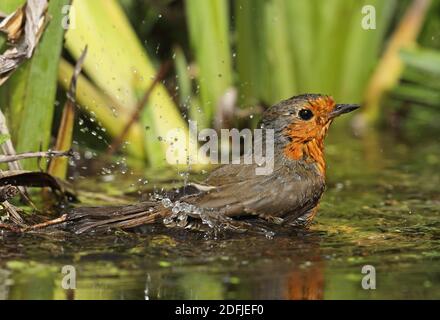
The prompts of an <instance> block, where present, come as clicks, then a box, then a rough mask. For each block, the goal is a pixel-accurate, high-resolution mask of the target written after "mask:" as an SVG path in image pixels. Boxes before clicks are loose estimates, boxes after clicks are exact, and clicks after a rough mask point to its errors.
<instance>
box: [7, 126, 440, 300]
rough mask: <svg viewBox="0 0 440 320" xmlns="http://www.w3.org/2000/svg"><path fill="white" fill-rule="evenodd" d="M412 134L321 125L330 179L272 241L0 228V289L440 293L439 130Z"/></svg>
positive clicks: (87, 184) (53, 295)
mask: <svg viewBox="0 0 440 320" xmlns="http://www.w3.org/2000/svg"><path fill="white" fill-rule="evenodd" d="M422 136H423V135H422V133H420V134H418V133H414V134H413V135H412V136H411V137H410V138H406V139H402V138H399V139H397V138H394V137H392V135H390V134H388V133H387V134H384V135H381V134H380V133H371V134H369V135H367V137H366V138H362V139H357V138H353V137H351V136H349V134H347V132H346V131H343V130H334V132H331V133H330V137H329V139H328V141H327V146H326V154H327V162H328V187H327V191H326V193H325V196H324V198H323V199H322V202H321V206H320V211H319V214H318V217H317V219H316V222H315V224H314V225H313V227H312V228H311V230H310V231H307V232H286V231H283V232H278V233H277V235H276V236H275V237H274V238H273V239H267V238H265V237H263V236H256V235H255V236H254V235H246V234H243V235H232V236H231V235H228V236H224V237H220V238H218V239H213V238H205V237H203V236H202V235H199V234H192V233H191V234H189V233H185V232H178V233H176V232H171V231H169V230H164V229H162V228H159V227H158V228H157V229H154V230H150V232H149V233H148V234H133V233H126V232H117V233H116V234H113V235H85V236H74V235H69V234H54V235H47V234H46V235H42V234H37V235H24V236H17V235H12V234H8V233H0V299H377V298H384V299H389V298H397V299H419V298H420V299H434V298H435V299H440V220H439V217H440V193H439V184H440V173H439V170H438V169H439V167H440V152H439V140H438V138H437V139H436V138H435V137H433V136H432V135H429V136H428V138H427V139H422ZM425 136H426V135H425ZM437 136H438V135H437ZM158 176H160V177H162V180H163V179H164V178H163V177H164V175H161V174H160V173H157V172H156V173H146V174H143V175H139V173H135V174H133V175H130V174H128V175H127V174H126V175H124V176H122V175H120V176H115V177H114V179H113V180H112V181H107V182H103V181H101V180H99V182H96V181H97V180H96V179H94V178H93V177H91V178H87V179H80V180H79V181H80V182H79V183H78V186H80V187H81V188H86V189H87V188H88V189H89V190H90V192H89V194H88V197H92V196H93V192H96V191H99V188H104V187H105V188H106V190H107V191H106V196H108V197H114V198H117V197H118V192H119V193H120V192H123V191H128V192H129V193H130V191H132V190H133V189H136V187H137V186H138V185H139V183H141V184H143V182H142V181H144V180H142V181H140V182H139V180H138V179H139V178H140V177H143V178H145V179H148V180H149V182H148V184H147V185H148V186H152V185H154V184H155V182H154V181H155V177H158ZM167 176H170V173H167ZM144 182H145V181H144ZM145 183H146V182H145ZM161 183H162V182H161ZM131 184H132V185H131ZM130 185H131V186H130ZM95 187H96V188H95ZM94 188H95V190H94ZM136 198H137V196H136V193H133V194H132V195H130V197H129V200H130V201H133V200H135V199H136ZM111 199H113V198H111ZM111 199H106V198H105V196H101V199H100V203H107V204H108V203H109V202H111V201H113V200H111ZM125 200H126V199H125ZM96 201H97V200H96ZM115 201H116V200H115ZM65 265H72V266H74V267H75V270H76V279H77V280H76V288H77V289H76V290H74V291H72V290H64V289H63V288H62V286H61V283H62V280H63V276H64V274H62V272H61V271H62V268H63V266H65ZM365 265H371V266H373V267H374V268H375V271H376V278H377V279H376V289H375V290H364V289H363V288H362V285H361V282H362V278H363V277H364V276H365V274H362V273H361V270H362V267H363V266H365Z"/></svg>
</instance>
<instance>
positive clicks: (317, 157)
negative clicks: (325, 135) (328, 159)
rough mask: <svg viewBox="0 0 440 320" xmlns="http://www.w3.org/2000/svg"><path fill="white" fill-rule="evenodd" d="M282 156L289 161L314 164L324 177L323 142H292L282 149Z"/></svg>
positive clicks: (321, 140)
mask: <svg viewBox="0 0 440 320" xmlns="http://www.w3.org/2000/svg"><path fill="white" fill-rule="evenodd" d="M284 154H285V156H286V157H287V158H289V159H291V160H303V161H306V162H309V163H314V164H315V165H316V167H317V169H318V171H319V173H320V174H321V175H322V176H325V158H324V140H323V139H312V140H309V141H301V140H293V141H292V142H289V144H288V145H287V146H286V147H285V148H284Z"/></svg>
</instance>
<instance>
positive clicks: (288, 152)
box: [67, 94, 359, 233]
mask: <svg viewBox="0 0 440 320" xmlns="http://www.w3.org/2000/svg"><path fill="white" fill-rule="evenodd" d="M357 108H359V106H358V105H354V104H336V103H335V102H334V100H333V98H332V97H330V96H326V95H320V94H304V95H299V96H295V97H292V98H290V99H287V100H284V101H281V102H280V103H278V104H275V105H274V106H272V107H270V108H268V109H267V110H266V111H265V112H264V114H263V116H262V122H261V127H262V128H264V129H273V130H274V138H275V140H274V169H273V172H272V173H270V174H267V175H257V174H256V170H255V169H256V166H257V164H243V163H241V164H226V165H223V166H220V167H219V168H217V169H215V170H214V171H213V172H212V173H211V174H210V175H209V177H208V178H207V179H206V180H205V181H204V183H202V184H197V183H192V184H189V185H188V186H185V187H184V188H183V189H179V190H177V191H176V192H172V193H168V194H165V195H162V196H156V198H155V199H152V200H151V201H145V202H140V203H138V204H134V205H129V206H120V207H92V208H75V209H73V210H71V211H70V212H69V213H68V214H67V217H68V218H67V220H68V225H70V226H72V227H73V229H74V231H75V232H77V233H83V232H86V231H91V230H97V229H108V228H122V229H132V228H135V227H138V226H142V225H147V224H152V223H157V222H163V223H164V224H165V225H166V226H169V227H178V228H185V229H195V230H208V229H215V230H236V231H245V230H248V229H250V228H251V226H252V220H254V221H256V220H257V221H261V220H265V221H268V222H271V223H275V224H283V225H288V226H302V227H308V226H309V225H310V223H311V221H312V220H313V218H314V217H315V215H316V212H317V208H318V204H319V201H320V199H321V196H322V194H323V192H324V189H325V158H324V139H325V137H326V135H327V131H328V129H329V127H330V125H331V123H332V121H333V119H335V118H336V117H338V116H340V115H341V114H344V113H348V112H351V111H353V110H356V109H357Z"/></svg>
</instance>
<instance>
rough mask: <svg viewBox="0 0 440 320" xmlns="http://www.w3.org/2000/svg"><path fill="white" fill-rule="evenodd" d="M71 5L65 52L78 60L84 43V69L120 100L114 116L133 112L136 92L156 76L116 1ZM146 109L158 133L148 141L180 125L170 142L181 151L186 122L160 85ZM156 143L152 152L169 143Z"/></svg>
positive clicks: (95, 0)
mask: <svg viewBox="0 0 440 320" xmlns="http://www.w3.org/2000/svg"><path fill="white" fill-rule="evenodd" d="M73 5H74V13H75V17H76V28H75V29H71V30H69V32H68V33H67V35H66V46H67V48H68V50H69V51H70V52H71V53H72V54H73V56H74V57H75V58H78V57H79V55H80V53H81V50H82V49H83V48H84V46H85V45H88V46H89V55H88V57H87V60H86V62H85V64H84V70H85V72H86V73H87V75H88V76H89V77H90V78H91V79H92V80H93V81H94V82H95V83H96V85H97V86H98V87H99V88H100V89H102V90H103V91H104V92H105V94H106V95H108V96H109V97H111V98H112V99H114V100H115V101H117V102H118V103H117V105H115V106H114V107H115V108H117V109H118V110H116V111H117V113H118V114H127V113H128V114H130V113H132V112H133V111H134V109H135V106H136V104H137V100H138V93H139V92H145V91H146V90H147V88H148V87H149V86H150V85H151V83H152V79H153V78H154V76H155V74H156V70H155V68H154V67H153V64H152V62H151V61H150V59H149V57H148V56H147V54H146V52H145V50H144V48H143V47H142V44H141V43H140V41H139V39H138V38H137V36H136V34H135V32H134V31H133V29H132V27H131V26H130V23H129V21H128V19H127V17H126V16H125V14H124V12H123V11H122V9H121V7H120V6H119V4H118V2H117V1H115V0H93V1H89V0H75V1H74V3H73ZM78 94H80V88H78ZM147 109H151V111H152V112H151V114H150V118H149V120H148V121H152V122H153V123H154V124H155V126H154V128H155V130H157V131H156V132H154V134H151V135H147V136H146V137H145V138H146V139H152V140H151V142H152V143H153V142H154V141H153V140H157V137H166V136H167V134H168V133H169V132H171V131H172V130H174V129H175V128H179V130H178V132H179V133H178V136H176V137H175V139H177V140H178V141H179V143H177V144H174V146H175V147H176V148H180V149H182V150H184V149H185V148H186V145H184V143H183V142H184V141H186V138H187V130H186V124H185V122H184V121H183V119H182V117H181V115H180V113H179V112H178V109H177V107H176V105H175V104H174V102H173V101H172V99H171V97H170V96H169V94H168V92H167V91H166V89H165V87H164V86H163V85H162V84H159V85H157V86H156V87H155V89H154V90H153V93H152V94H151V97H150V99H149V103H148V106H147ZM107 120H108V119H107ZM114 121H118V120H117V119H115V120H114ZM102 122H103V123H104V121H102ZM111 125H112V124H110V123H108V124H107V125H106V128H107V129H108V130H110V126H111ZM144 125H149V124H148V123H144ZM174 132H177V131H174ZM175 139H173V140H175ZM160 146H161V148H160V149H157V150H154V152H156V153H160V154H162V155H164V154H165V152H166V150H167V149H168V147H169V143H168V142H166V139H163V140H162V142H161V144H160ZM181 154H182V157H181V158H180V159H179V160H180V163H183V162H184V161H185V159H186V156H185V155H184V152H182V153H181ZM147 156H148V154H147Z"/></svg>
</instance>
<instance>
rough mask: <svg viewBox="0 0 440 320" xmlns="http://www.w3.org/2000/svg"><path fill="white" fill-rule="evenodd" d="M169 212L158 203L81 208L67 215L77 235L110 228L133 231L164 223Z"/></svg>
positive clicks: (68, 224)
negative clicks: (137, 228)
mask: <svg viewBox="0 0 440 320" xmlns="http://www.w3.org/2000/svg"><path fill="white" fill-rule="evenodd" d="M166 214H167V211H166V210H164V208H163V207H162V206H159V205H158V203H157V202H152V201H148V202H140V203H137V204H134V205H125V206H114V207H81V208H75V209H72V210H70V211H69V212H68V213H67V219H66V221H67V227H68V229H70V230H72V231H74V232H75V233H77V234H80V233H84V232H87V231H92V230H104V229H109V228H122V229H131V228H135V227H138V226H141V225H145V224H151V223H156V222H159V221H162V220H163V218H164V217H165V216H166Z"/></svg>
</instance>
